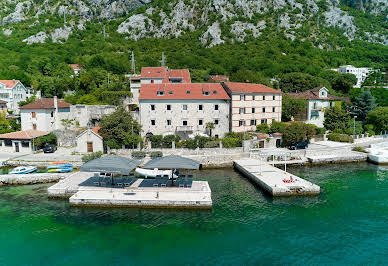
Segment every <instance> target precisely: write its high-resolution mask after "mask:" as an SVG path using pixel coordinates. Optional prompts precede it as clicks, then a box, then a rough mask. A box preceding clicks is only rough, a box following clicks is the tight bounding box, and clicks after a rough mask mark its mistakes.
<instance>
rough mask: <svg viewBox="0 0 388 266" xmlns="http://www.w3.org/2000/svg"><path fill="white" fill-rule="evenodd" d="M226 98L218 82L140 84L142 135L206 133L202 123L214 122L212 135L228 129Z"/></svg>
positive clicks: (218, 135) (186, 136)
mask: <svg viewBox="0 0 388 266" xmlns="http://www.w3.org/2000/svg"><path fill="white" fill-rule="evenodd" d="M229 101H230V97H229V96H228V94H227V93H226V92H225V90H224V89H223V87H222V86H221V85H220V84H216V83H213V84H200V83H185V84H180V83H177V84H174V83H167V84H143V85H142V86H141V90H140V96H139V103H140V115H139V116H140V123H141V125H142V129H143V133H142V134H143V135H151V134H153V135H169V134H175V135H178V136H180V137H182V138H188V136H189V135H192V134H194V135H195V134H199V135H202V134H208V135H209V134H210V131H209V130H207V129H206V123H209V122H212V123H214V127H215V128H214V129H212V136H216V137H223V136H224V135H225V133H227V132H229Z"/></svg>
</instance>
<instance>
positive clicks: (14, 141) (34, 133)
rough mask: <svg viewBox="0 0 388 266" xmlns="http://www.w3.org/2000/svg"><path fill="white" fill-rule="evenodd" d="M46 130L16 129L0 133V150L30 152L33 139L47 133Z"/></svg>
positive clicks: (32, 146)
mask: <svg viewBox="0 0 388 266" xmlns="http://www.w3.org/2000/svg"><path fill="white" fill-rule="evenodd" d="M47 134H48V133H47V132H43V131H39V130H26V131H16V132H11V133H6V134H1V135H0V151H1V152H9V153H14V152H21V153H30V152H32V151H33V148H34V146H35V145H34V139H36V138H38V137H41V136H45V135H47Z"/></svg>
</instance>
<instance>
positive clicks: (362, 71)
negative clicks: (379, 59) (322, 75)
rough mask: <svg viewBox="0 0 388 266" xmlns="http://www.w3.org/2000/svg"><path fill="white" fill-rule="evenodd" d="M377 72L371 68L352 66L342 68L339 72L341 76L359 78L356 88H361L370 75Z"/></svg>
mask: <svg viewBox="0 0 388 266" xmlns="http://www.w3.org/2000/svg"><path fill="white" fill-rule="evenodd" d="M373 71H376V70H373V69H372V68H370V67H354V66H351V65H346V66H340V67H339V69H338V72H339V73H340V74H353V75H355V76H356V78H357V84H356V85H354V88H361V85H362V83H363V82H364V81H365V79H366V78H367V77H368V75H369V74H370V73H371V72H373Z"/></svg>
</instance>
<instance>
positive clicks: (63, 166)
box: [47, 163, 73, 170]
mask: <svg viewBox="0 0 388 266" xmlns="http://www.w3.org/2000/svg"><path fill="white" fill-rule="evenodd" d="M72 167H73V165H72V164H71V163H69V164H53V165H49V166H47V170H49V169H56V168H72Z"/></svg>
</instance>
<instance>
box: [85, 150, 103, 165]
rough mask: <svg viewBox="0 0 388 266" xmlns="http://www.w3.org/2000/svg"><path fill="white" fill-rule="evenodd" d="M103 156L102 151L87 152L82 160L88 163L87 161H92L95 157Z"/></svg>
mask: <svg viewBox="0 0 388 266" xmlns="http://www.w3.org/2000/svg"><path fill="white" fill-rule="evenodd" d="M101 156H102V152H101V151H98V152H93V153H90V154H86V155H84V156H82V161H83V162H84V163H87V162H89V161H92V160H94V159H97V158H100V157H101Z"/></svg>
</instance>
